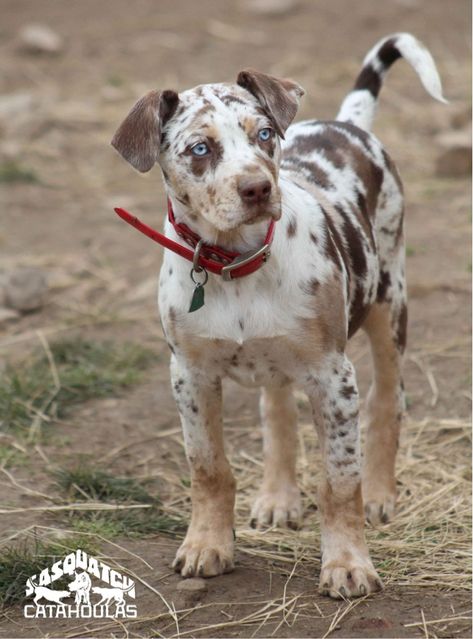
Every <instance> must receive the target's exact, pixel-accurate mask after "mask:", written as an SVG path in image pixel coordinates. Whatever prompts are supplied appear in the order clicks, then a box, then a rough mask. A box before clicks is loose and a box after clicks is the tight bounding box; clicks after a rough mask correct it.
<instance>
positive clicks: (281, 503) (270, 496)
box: [250, 486, 302, 529]
mask: <svg viewBox="0 0 473 639" xmlns="http://www.w3.org/2000/svg"><path fill="white" fill-rule="evenodd" d="M301 521H302V503H301V495H300V492H299V489H298V488H297V486H288V487H285V488H284V489H281V488H280V489H279V490H278V491H277V492H269V491H268V492H267V491H262V492H261V493H260V495H258V497H257V498H256V500H255V503H254V504H253V508H252V509H251V521H250V525H251V527H252V528H266V527H268V526H278V527H280V528H293V529H297V528H299V527H300V525H301Z"/></svg>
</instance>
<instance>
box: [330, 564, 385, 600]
mask: <svg viewBox="0 0 473 639" xmlns="http://www.w3.org/2000/svg"><path fill="white" fill-rule="evenodd" d="M342 557H343V558H340V560H334V561H330V562H328V563H326V564H325V563H324V565H323V566H322V571H321V573H320V585H319V592H320V593H321V594H322V595H328V596H329V597H332V598H333V599H344V598H348V597H364V596H365V595H368V594H369V593H371V592H376V591H377V590H382V589H383V583H382V581H381V579H380V578H379V576H378V573H377V572H376V570H375V569H374V568H373V565H372V563H371V561H370V560H369V559H368V560H364V561H363V560H362V561H360V560H357V559H354V558H353V557H352V556H350V553H342Z"/></svg>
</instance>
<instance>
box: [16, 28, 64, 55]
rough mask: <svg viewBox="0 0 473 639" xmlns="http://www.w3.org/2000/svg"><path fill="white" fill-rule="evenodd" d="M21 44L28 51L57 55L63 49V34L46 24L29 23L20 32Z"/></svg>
mask: <svg viewBox="0 0 473 639" xmlns="http://www.w3.org/2000/svg"><path fill="white" fill-rule="evenodd" d="M19 40H20V46H21V48H22V49H23V50H24V51H27V52H28V53H33V54H38V53H46V54H49V55H57V54H58V53H61V51H62V50H63V46H64V45H63V40H62V38H61V36H60V35H59V34H58V33H56V32H55V31H53V30H52V29H51V28H50V27H48V26H47V25H45V24H27V25H25V26H24V27H23V28H22V29H21V31H20V33H19Z"/></svg>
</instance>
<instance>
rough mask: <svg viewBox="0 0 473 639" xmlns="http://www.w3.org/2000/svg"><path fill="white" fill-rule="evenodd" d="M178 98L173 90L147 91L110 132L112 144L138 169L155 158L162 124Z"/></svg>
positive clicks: (142, 171) (173, 110)
mask: <svg viewBox="0 0 473 639" xmlns="http://www.w3.org/2000/svg"><path fill="white" fill-rule="evenodd" d="M178 101H179V96H178V95H177V93H175V92H174V91H150V92H149V93H147V94H146V95H145V96H143V97H142V98H141V99H140V100H138V102H137V103H136V104H135V106H134V107H133V108H132V110H131V111H130V113H129V114H128V115H127V116H126V118H125V119H124V120H123V122H122V123H121V124H120V126H119V127H118V130H117V132H116V133H115V135H114V136H113V139H112V142H111V144H112V146H113V147H114V148H115V149H116V150H117V151H118V152H119V153H120V155H121V156H122V157H124V158H125V160H126V161H127V162H129V163H130V164H131V165H132V166H133V167H134V168H135V169H137V170H138V171H141V173H146V171H149V170H150V169H151V168H152V167H153V166H154V164H155V162H156V160H157V159H158V154H159V146H160V143H161V130H162V127H163V126H164V124H165V123H166V122H167V120H169V118H170V117H171V116H172V115H173V113H174V112H175V110H176V108H177V103H178Z"/></svg>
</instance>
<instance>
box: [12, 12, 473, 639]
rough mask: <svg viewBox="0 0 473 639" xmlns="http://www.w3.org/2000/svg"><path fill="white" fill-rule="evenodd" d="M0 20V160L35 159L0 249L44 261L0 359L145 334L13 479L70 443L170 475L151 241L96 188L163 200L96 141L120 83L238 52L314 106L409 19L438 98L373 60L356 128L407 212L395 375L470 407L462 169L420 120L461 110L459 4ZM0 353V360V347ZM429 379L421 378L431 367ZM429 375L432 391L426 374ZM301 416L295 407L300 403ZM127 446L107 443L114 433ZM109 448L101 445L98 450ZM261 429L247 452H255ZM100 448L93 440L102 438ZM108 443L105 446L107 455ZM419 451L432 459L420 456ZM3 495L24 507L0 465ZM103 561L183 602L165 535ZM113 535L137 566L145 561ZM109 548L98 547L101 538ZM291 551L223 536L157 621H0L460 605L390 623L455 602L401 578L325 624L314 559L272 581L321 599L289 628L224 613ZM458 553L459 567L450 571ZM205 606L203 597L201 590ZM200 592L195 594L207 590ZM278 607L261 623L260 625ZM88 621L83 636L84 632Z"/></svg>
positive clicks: (462, 15)
mask: <svg viewBox="0 0 473 639" xmlns="http://www.w3.org/2000/svg"><path fill="white" fill-rule="evenodd" d="M1 5H2V9H1V14H2V19H1V26H0V49H1V59H2V64H1V69H0V87H1V91H2V93H5V94H10V93H19V92H26V93H28V94H30V95H31V98H32V100H34V103H35V106H34V108H32V109H31V110H30V111H28V112H27V113H26V114H19V116H18V118H14V117H13V118H12V121H11V122H7V123H4V122H3V121H2V123H1V124H0V160H2V161H3V160H5V159H11V158H12V157H13V158H18V159H19V161H20V162H21V163H22V164H24V165H25V166H27V167H29V168H32V169H33V170H34V171H35V172H36V173H37V175H38V176H39V178H40V180H41V183H40V184H9V185H6V186H4V185H2V186H1V201H0V205H1V209H2V220H3V221H4V224H3V226H2V228H1V229H0V246H1V253H2V256H1V262H0V267H4V268H7V269H8V268H11V267H12V266H17V265H38V266H40V267H42V268H44V269H45V270H46V271H47V272H48V273H49V275H50V282H51V294H50V297H49V301H48V304H47V305H46V306H45V307H44V308H43V309H42V311H41V312H38V313H33V314H29V315H24V316H22V317H21V318H19V319H17V320H15V321H13V322H10V323H7V324H3V325H1V324H0V340H1V341H0V349H1V350H0V358H2V357H3V356H5V357H8V358H11V357H16V356H18V355H21V354H22V353H24V352H28V351H29V350H31V349H32V348H33V347H36V346H37V345H38V343H39V342H38V338H37V333H36V331H37V330H41V331H43V333H44V335H46V336H47V338H48V339H50V340H53V339H55V338H56V337H57V336H59V335H63V334H64V333H65V331H69V330H71V327H72V329H74V330H75V331H76V333H78V334H81V335H83V336H86V337H87V336H99V337H111V338H113V339H116V340H140V341H142V342H144V343H145V344H147V345H149V346H151V347H152V348H154V349H155V350H156V352H157V356H158V357H157V364H156V366H155V367H153V369H152V370H151V372H150V374H149V381H148V382H147V383H145V384H143V385H141V386H139V387H137V388H136V389H134V390H133V391H131V392H130V393H128V394H126V395H123V396H121V397H119V398H117V399H112V400H102V401H92V402H89V403H87V404H86V405H84V406H83V407H81V408H79V409H77V410H76V411H75V412H74V413H73V414H72V416H71V418H70V419H68V420H67V421H65V422H63V423H61V424H59V425H57V428H58V433H59V437H58V439H57V441H55V440H51V438H49V439H48V440H47V441H46V442H45V443H44V444H43V446H42V447H41V448H39V449H38V448H37V449H35V450H31V451H30V453H29V457H28V461H27V463H25V464H23V465H19V466H18V467H15V468H13V469H10V470H11V472H13V473H14V476H15V478H16V479H17V480H18V481H20V482H21V483H22V484H23V485H24V486H27V487H30V488H35V489H37V490H43V491H48V490H54V489H53V488H51V479H50V476H49V475H48V473H47V464H46V461H45V460H46V459H49V460H52V461H53V462H54V463H64V462H65V461H66V460H68V461H70V460H73V459H74V458H76V457H77V455H78V454H79V453H86V454H89V455H90V456H91V458H92V459H93V460H94V461H96V462H98V463H101V464H103V465H106V466H107V468H109V469H110V470H111V471H113V472H116V473H126V474H130V475H132V476H135V477H143V476H147V477H149V476H154V477H157V478H158V480H159V481H160V482H161V484H162V490H163V491H164V493H165V492H166V482H165V478H166V477H167V476H169V475H172V476H173V477H175V478H177V479H176V480H177V481H178V480H179V477H182V476H186V466H185V461H184V456H183V450H182V446H181V445H180V443H179V438H178V437H177V436H174V435H173V436H172V437H170V438H163V439H162V440H158V441H157V442H156V443H155V442H150V439H151V438H153V437H154V436H155V435H156V433H157V432H159V431H160V430H167V429H177V428H178V425H179V421H178V418H177V414H176V410H175V407H174V403H173V400H172V397H171V392H170V387H169V381H168V372H167V362H168V354H167V347H166V345H165V344H164V343H163V341H162V333H161V331H160V328H159V321H158V316H157V312H156V310H155V303H154V297H155V288H154V282H155V279H156V273H157V272H158V269H159V264H160V259H161V251H160V249H158V248H157V247H156V246H154V245H152V244H151V242H148V241H147V240H145V239H144V238H143V237H142V236H140V235H139V234H137V233H136V232H134V231H132V230H131V229H129V228H126V227H125V226H124V225H123V224H122V223H121V222H119V221H118V220H117V219H116V218H115V215H114V213H113V211H112V207H113V206H115V205H121V206H125V207H127V208H130V209H131V210H132V211H136V212H137V213H139V214H140V216H141V217H143V218H144V219H146V220H147V221H149V223H151V224H154V225H159V223H160V222H159V220H160V219H161V216H162V212H163V211H164V204H165V201H164V196H163V190H162V186H161V183H160V180H159V179H158V175H157V172H154V173H152V175H151V176H146V177H144V178H143V177H142V176H141V175H138V174H135V173H133V172H132V171H131V170H130V169H129V167H128V166H127V165H125V163H124V162H122V161H121V160H120V159H119V158H118V157H117V155H116V154H115V153H114V152H113V151H112V149H111V148H110V146H109V140H110V138H111V136H112V134H113V132H114V130H115V128H116V126H117V124H118V123H119V122H120V121H121V118H122V117H123V115H124V114H125V113H126V111H127V110H128V108H129V107H130V105H131V104H132V103H133V102H134V100H135V98H137V97H138V96H140V95H141V94H142V93H144V92H145V91H146V90H148V89H150V88H155V87H156V88H171V87H173V88H176V89H184V88H186V87H189V86H193V85H196V84H199V83H203V82H210V81H218V80H231V79H233V78H235V77H236V73H237V71H238V70H239V69H240V68H243V67H245V66H253V67H256V68H259V69H261V70H265V71H268V72H271V73H273V74H275V75H288V76H292V77H293V78H294V79H296V80H297V81H299V82H300V83H301V84H302V85H303V86H304V87H305V88H306V91H307V94H306V98H305V101H304V104H303V107H302V110H301V113H300V116H299V117H301V118H304V117H310V116H311V117H314V116H316V117H320V118H321V119H325V118H330V117H333V116H334V114H335V113H336V110H337V107H338V105H339V103H340V101H341V99H342V98H343V96H344V94H345V93H346V92H347V90H348V89H349V87H350V85H351V83H352V81H353V79H354V77H355V75H356V73H357V70H358V68H359V63H360V60H361V59H362V57H363V56H364V54H365V53H366V51H367V50H368V49H369V48H370V47H371V46H372V45H373V44H374V43H375V42H376V40H377V39H378V38H380V37H381V36H384V35H386V34H388V33H391V32H394V31H410V32H412V33H414V34H415V35H417V36H418V37H419V38H421V39H422V40H423V41H424V42H425V43H426V44H427V45H428V46H429V48H430V50H431V51H432V53H433V55H434V58H435V59H436V61H437V63H438V66H439V70H440V73H441V75H442V77H443V81H444V90H445V94H446V96H447V97H448V98H449V99H450V100H451V105H450V106H449V107H445V106H443V105H440V104H437V103H434V102H433V101H432V100H431V99H430V98H429V97H428V96H427V95H426V94H425V93H424V91H423V89H422V87H421V86H420V84H419V82H418V80H417V78H416V77H415V76H414V74H413V73H412V71H411V70H410V69H409V68H408V67H407V66H406V65H405V64H401V63H400V64H398V65H397V66H396V67H395V68H394V69H393V70H392V72H391V73H390V75H389V78H388V81H387V86H386V87H385V90H384V93H383V97H382V100H381V106H380V112H379V114H378V120H377V123H376V126H375V132H376V134H377V135H378V136H379V137H380V138H381V140H383V142H384V143H385V144H386V146H387V148H388V149H389V151H390V153H391V155H392V156H393V157H394V158H395V160H396V162H397V163H398V165H399V167H400V169H401V172H402V174H403V177H404V183H405V189H406V199H407V202H408V212H407V238H408V239H407V245H408V281H409V292H410V306H409V342H410V347H409V349H410V350H409V354H408V357H407V361H406V372H405V383H406V387H407V392H408V397H409V413H410V415H411V417H413V418H415V419H418V420H421V419H423V417H425V416H429V417H432V418H450V419H456V418H463V419H467V418H468V416H469V414H470V399H471V395H470V386H471V374H470V358H469V354H470V346H469V344H470V272H471V258H470V252H469V237H470V212H469V211H470V187H469V180H468V179H467V178H466V177H461V176H459V177H456V178H450V179H445V178H438V177H436V175H435V160H436V157H437V156H438V154H439V153H440V147H439V145H438V143H437V141H436V139H435V136H436V135H437V134H439V133H442V132H445V131H448V130H450V129H452V128H453V127H454V126H456V125H457V123H458V122H459V121H460V120H461V119H462V118H464V117H466V119H468V115H465V114H467V113H468V107H469V99H470V98H469V95H470V84H469V78H470V73H469V61H470V51H469V43H470V32H469V25H470V15H469V11H470V9H469V2H467V1H466V0H455V1H454V2H453V1H452V2H445V1H444V0H391V2H389V3H388V2H385V3H374V2H372V1H370V0H358V2H356V3H354V2H351V0H338V1H336V2H334V1H330V0H319V1H318V2H310V1H309V0H304V1H302V0H301V1H300V2H299V3H297V8H295V9H294V10H292V11H290V12H289V13H288V14H287V15H285V16H281V17H274V16H273V17H258V16H254V15H252V14H248V13H245V12H243V11H239V10H238V9H237V8H236V7H237V3H233V2H226V3H224V2H220V3H219V2H217V1H216V0H214V1H212V0H200V1H199V2H188V1H186V0H172V1H171V0H160V2H159V3H157V2H152V0H135V1H134V2H133V3H130V2H126V1H125V0H113V1H112V0H102V1H101V2H96V1H93V0H81V2H75V3H67V4H65V3H59V2H52V1H51V0H2V3H1ZM30 22H41V23H47V24H48V25H49V26H51V27H52V28H53V29H55V30H56V31H57V32H59V33H60V34H61V35H62V36H63V37H64V40H65V50H64V52H63V53H61V54H60V55H58V56H56V57H48V56H42V55H28V54H26V53H24V52H22V51H21V50H20V49H19V47H18V42H17V39H16V38H17V33H18V31H19V29H20V28H21V26H22V25H24V24H26V23H30ZM351 350H352V353H353V354H354V359H355V361H356V366H357V370H358V372H359V379H360V388H361V390H362V392H363V393H364V392H366V389H367V385H368V382H369V357H368V354H367V350H366V344H365V343H364V341H363V339H362V337H361V336H357V337H356V338H355V339H354V343H353V344H352V345H351ZM0 364H1V359H0ZM432 380H434V383H433V384H432ZM436 388H437V390H438V392H437V390H436ZM227 391H228V392H227V393H226V395H227V404H226V417H227V420H228V422H232V420H238V419H240V418H241V416H242V415H247V416H248V415H253V416H254V422H255V423H256V417H255V416H256V414H257V413H256V411H257V393H256V391H254V392H246V391H243V390H242V389H240V388H238V387H236V386H234V385H231V386H229V387H228V389H227ZM304 418H305V419H306V421H307V415H306V414H305V413H304V409H303V410H302V417H301V419H304ZM128 444H133V446H132V447H130V448H128V449H126V450H124V451H122V452H119V451H118V448H119V447H120V446H125V445H128ZM115 449H116V451H115V453H113V451H114V450H115ZM259 449H260V439H259V436H258V435H257V434H255V436H254V437H253V438H250V441H249V443H248V444H247V451H249V452H251V454H252V455H253V456H254V457H256V458H257V457H258V455H259ZM111 452H112V453H113V454H112V455H110V453H111ZM107 455H108V456H107ZM432 463H435V460H432ZM0 486H1V490H2V491H3V492H4V495H3V497H4V499H3V500H2V501H3V502H4V504H8V505H10V506H11V505H13V504H21V506H31V505H35V503H36V501H37V500H36V501H35V499H32V498H31V497H28V496H25V495H24V494H22V493H21V491H18V490H16V489H13V488H12V486H11V484H10V483H9V482H8V481H7V480H6V479H5V481H2V482H1V484H0ZM54 523H55V520H54V518H52V516H51V515H40V516H33V515H32V514H31V513H22V514H21V515H15V516H13V515H12V516H9V517H5V516H4V519H3V520H2V524H1V528H2V529H1V531H0V534H1V535H2V537H7V536H8V535H10V534H11V533H12V531H15V530H19V529H21V528H25V527H26V526H29V525H32V524H37V525H54ZM119 543H120V546H121V547H122V548H123V550H122V551H118V550H116V553H117V554H118V555H120V556H119V559H120V561H121V562H122V564H123V565H126V566H127V567H128V568H130V569H131V570H133V571H135V572H136V573H137V574H139V575H140V576H141V577H142V578H143V579H144V580H146V581H147V582H148V583H149V584H151V585H152V586H153V587H154V588H157V589H159V591H160V592H161V594H162V595H163V596H164V598H165V599H166V600H167V601H168V602H173V603H174V605H175V606H176V609H180V608H187V607H189V605H194V604H195V602H191V601H188V600H186V599H185V598H183V595H182V594H180V593H178V591H177V590H176V585H177V584H178V582H179V578H178V577H177V576H176V575H174V574H173V573H171V572H170V569H169V564H170V562H171V560H172V557H173V554H174V552H175V549H176V547H177V546H178V543H179V541H178V540H176V539H172V538H166V537H164V536H163V537H154V538H152V539H149V540H140V541H126V540H119ZM125 550H126V551H130V552H133V553H135V555H138V556H139V557H141V558H142V559H144V560H146V561H147V562H149V564H151V565H152V566H153V570H150V569H149V568H147V567H146V566H145V565H144V564H142V563H141V562H140V561H139V560H138V559H137V558H132V557H131V556H130V555H127V554H126V552H125ZM108 552H109V553H110V554H111V551H110V548H108ZM291 569H292V565H290V566H289V570H288V567H287V565H283V564H277V563H270V562H268V561H267V560H266V559H264V558H257V557H254V556H251V555H248V554H247V553H245V552H243V551H242V550H241V548H240V550H239V551H238V553H237V569H236V570H235V572H234V573H233V574H231V575H225V576H222V577H218V578H215V579H212V580H209V582H208V591H207V593H206V594H205V595H204V596H203V598H202V599H201V602H200V603H202V604H204V605H202V606H201V607H200V608H199V607H197V608H196V609H195V610H194V612H193V613H192V614H191V615H189V616H188V617H185V618H184V617H183V618H182V619H181V620H180V622H179V629H177V628H176V625H175V624H174V623H170V621H169V619H166V620H165V621H160V620H157V619H149V620H148V621H140V623H138V624H131V623H128V624H127V628H126V629H125V628H123V627H120V626H118V625H114V624H112V625H111V626H109V627H104V628H103V629H100V628H101V626H102V625H104V624H103V622H96V623H95V625H94V624H89V625H88V628H91V629H92V630H90V631H88V630H87V628H86V626H85V624H84V625H79V624H78V623H77V622H73V621H72V620H70V621H68V622H61V623H59V622H57V624H54V623H51V622H46V621H44V620H38V621H35V622H30V621H26V620H24V619H23V618H22V614H21V610H20V609H19V608H12V609H10V610H9V611H8V612H7V614H6V615H5V616H4V618H3V619H2V620H1V621H0V636H5V637H11V636H14V637H37V636H51V637H59V636H65V635H68V636H73V635H76V636H107V637H110V636H128V634H127V633H129V636H143V637H145V636H171V635H177V633H178V632H181V633H182V632H185V631H186V630H188V631H191V636H202V637H203V636H209V637H213V636H215V637H217V636H218V637H223V636H238V637H250V636H259V637H261V636H271V635H272V633H273V632H274V636H276V637H323V636H327V635H326V633H327V632H328V631H329V629H330V636H333V637H411V636H426V637H428V636H431V637H434V636H438V637H466V636H470V633H471V630H470V626H469V623H468V620H457V621H455V622H454V623H447V622H445V623H443V624H442V623H441V624H437V625H428V626H426V627H423V626H422V625H417V626H410V627H407V628H406V627H405V626H406V625H407V624H414V623H419V622H420V623H422V615H423V616H424V617H425V619H426V620H433V619H442V618H445V617H449V616H457V617H458V616H461V615H463V616H465V617H467V616H468V612H467V611H468V609H469V604H470V595H469V592H468V590H467V589H465V590H459V589H457V590H454V591H453V590H452V591H449V589H448V587H444V588H442V589H437V588H436V587H423V588H422V589H414V588H412V587H409V586H397V585H396V584H395V583H389V584H388V587H387V588H386V590H385V591H384V592H383V593H382V594H379V595H377V596H375V597H373V598H370V599H368V600H364V601H362V602H361V603H359V604H358V605H356V606H355V607H353V608H352V609H350V610H349V611H348V612H347V614H346V615H345V616H344V617H343V619H341V620H340V621H339V622H337V623H335V624H334V627H332V628H330V624H331V623H332V622H333V619H334V617H333V615H334V613H335V612H336V611H337V609H338V608H339V607H340V603H339V602H333V601H330V600H327V599H325V598H323V597H321V596H319V595H318V594H317V592H316V585H317V576H318V575H317V574H314V573H312V572H311V571H308V570H307V569H306V568H304V567H303V566H302V567H301V569H300V570H297V571H296V572H295V574H294V576H292V578H291V579H290V581H289V583H288V585H287V589H286V596H287V597H291V596H293V595H295V594H298V593H304V594H306V595H307V602H308V606H312V605H313V606H314V607H317V606H319V608H320V611H321V614H320V616H319V618H318V620H317V619H315V618H314V617H310V618H309V616H308V615H307V616H304V615H303V614H301V615H299V617H297V619H295V620H294V619H293V618H291V624H293V625H291V626H289V625H288V624H287V623H282V624H281V625H279V623H280V622H281V619H282V617H281V616H280V617H279V619H278V620H276V621H274V620H271V621H270V622H268V623H267V624H265V625H264V627H261V628H260V629H258V626H257V625H248V626H245V625H242V624H240V625H238V626H232V625H231V624H229V625H227V626H224V627H220V628H209V629H207V630H202V631H200V632H198V631H196V630H195V629H196V628H198V627H204V626H213V625H216V624H222V623H224V622H230V621H231V620H235V619H241V618H242V617H244V616H245V615H246V614H250V613H251V612H252V611H254V610H256V609H257V608H258V607H259V608H260V607H261V606H262V604H261V603H259V602H263V601H266V600H268V599H276V598H277V597H281V596H282V595H283V591H284V587H285V584H286V582H287V579H288V575H289V574H290V571H291ZM466 569H467V568H465V570H466ZM207 604H208V605H207ZM210 604H211V605H210ZM164 610H165V607H164V604H163V603H162V602H161V600H160V599H158V597H157V596H156V594H155V593H153V592H152V591H150V590H149V589H148V588H144V587H143V589H142V592H140V594H139V614H140V617H141V618H142V619H143V618H156V617H157V616H158V615H159V614H160V613H161V612H163V611H164ZM278 625H279V627H278ZM87 632H89V634H87Z"/></svg>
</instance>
